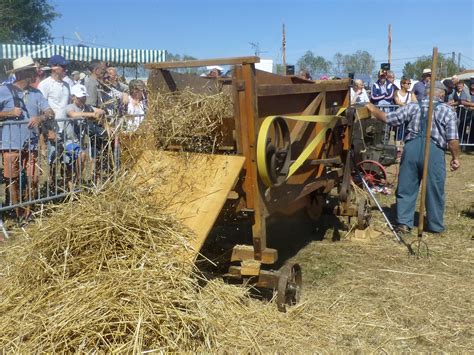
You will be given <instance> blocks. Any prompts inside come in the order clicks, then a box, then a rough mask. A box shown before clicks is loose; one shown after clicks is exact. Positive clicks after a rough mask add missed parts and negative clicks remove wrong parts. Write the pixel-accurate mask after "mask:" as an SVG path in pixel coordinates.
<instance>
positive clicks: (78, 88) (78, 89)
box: [71, 84, 89, 98]
mask: <svg viewBox="0 0 474 355" xmlns="http://www.w3.org/2000/svg"><path fill="white" fill-rule="evenodd" d="M71 95H74V96H75V97H77V98H80V97H86V96H89V95H88V94H87V89H86V87H85V86H84V85H82V84H76V85H74V86H73V87H72V88H71Z"/></svg>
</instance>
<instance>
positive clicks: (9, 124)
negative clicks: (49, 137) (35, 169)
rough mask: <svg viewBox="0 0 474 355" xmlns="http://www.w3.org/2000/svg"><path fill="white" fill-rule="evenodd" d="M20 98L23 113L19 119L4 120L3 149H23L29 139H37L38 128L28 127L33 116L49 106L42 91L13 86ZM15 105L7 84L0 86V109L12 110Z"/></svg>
mask: <svg viewBox="0 0 474 355" xmlns="http://www.w3.org/2000/svg"><path fill="white" fill-rule="evenodd" d="M11 88H12V90H13V91H14V92H16V93H17V95H18V98H19V99H20V108H21V109H22V110H23V113H22V115H21V116H20V117H18V119H8V120H6V121H1V122H2V126H3V127H2V142H1V148H0V149H1V150H10V149H11V150H21V149H23V148H24V144H25V142H26V141H27V140H28V139H30V138H31V139H33V140H34V139H35V138H36V139H37V137H38V131H37V129H32V128H28V122H29V120H30V118H31V117H35V116H39V115H40V114H41V113H42V112H44V111H45V110H46V109H48V108H49V104H48V101H47V100H46V99H45V98H44V96H43V94H42V93H41V91H39V90H37V89H34V88H28V89H26V90H24V91H23V90H20V89H18V88H17V87H16V86H14V85H12V86H11ZM14 107H15V104H14V99H13V95H12V93H11V92H10V90H9V89H8V87H7V86H5V85H1V86H0V111H2V112H6V111H11V110H13V108H14Z"/></svg>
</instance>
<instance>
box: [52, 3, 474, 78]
mask: <svg viewBox="0 0 474 355" xmlns="http://www.w3.org/2000/svg"><path fill="white" fill-rule="evenodd" d="M50 2H51V4H52V5H53V6H55V8H56V11H57V12H59V13H60V14H61V15H62V16H61V17H60V18H59V19H57V20H56V21H54V22H53V24H52V34H53V36H54V37H55V41H54V42H55V43H57V44H61V43H62V36H64V37H66V39H65V43H66V44H69V45H72V44H77V43H78V41H77V37H76V35H75V32H76V33H78V34H79V36H80V37H81V39H82V40H83V41H84V43H86V44H89V45H93V43H94V44H95V45H96V46H101V45H105V46H110V47H118V48H139V49H166V50H168V51H170V52H172V53H178V54H188V55H192V56H194V57H197V58H200V59H205V58H215V57H229V56H246V55H253V53H254V49H253V48H252V46H251V45H250V42H252V43H258V44H259V47H260V50H261V57H262V58H270V59H273V60H274V61H275V62H279V63H281V36H282V23H285V25H286V37H287V39H286V41H287V62H288V63H295V62H296V61H297V60H298V58H300V57H301V56H302V55H303V54H304V53H305V52H306V51H307V50H311V51H313V52H314V53H315V54H316V55H321V56H323V57H325V58H327V59H329V60H331V59H332V57H333V56H334V54H335V53H336V52H341V53H343V54H349V53H353V52H355V51H357V50H367V51H368V52H369V53H371V54H372V55H373V57H374V58H375V60H377V61H378V63H379V62H382V61H386V60H387V32H388V24H389V23H390V24H391V25H392V58H393V62H392V67H393V68H394V69H395V71H396V72H397V73H399V74H401V70H402V68H403V65H404V63H405V62H407V61H410V60H412V61H413V60H414V59H416V58H414V57H418V56H421V55H430V54H431V53H432V49H433V46H437V47H438V50H439V52H440V53H448V52H449V53H451V52H453V51H454V52H456V60H457V53H459V52H460V53H461V54H462V56H461V64H462V65H464V66H465V67H468V68H474V43H473V36H474V34H473V33H474V22H473V16H474V7H473V3H474V1H473V0H456V1H455V2H451V1H438V0H431V1H427V0H398V1H397V0H385V1H376V0H358V1H357V0H352V1H351V0H333V1H330V0H324V1H323V0H313V1H309V0H306V1H304V0H292V1H290V0H286V1H280V0H273V1H270V0H261V1H258V0H254V1H250V0H239V1H237V0H234V1H226V0H221V1H216V0H201V1H190V0H174V1H173V0H128V1H125V0H115V1H112V0H81V1H69V0H50ZM463 16H465V18H464V17H463ZM405 58H408V59H405ZM378 63H377V65H378Z"/></svg>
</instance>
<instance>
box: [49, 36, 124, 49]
mask: <svg viewBox="0 0 474 355" xmlns="http://www.w3.org/2000/svg"><path fill="white" fill-rule="evenodd" d="M53 39H61V40H64V39H67V40H68V41H72V42H78V43H79V44H82V43H84V44H89V45H92V46H95V47H105V48H115V47H113V46H107V45H105V44H99V43H94V42H88V41H80V40H78V39H76V38H70V37H65V36H61V37H53Z"/></svg>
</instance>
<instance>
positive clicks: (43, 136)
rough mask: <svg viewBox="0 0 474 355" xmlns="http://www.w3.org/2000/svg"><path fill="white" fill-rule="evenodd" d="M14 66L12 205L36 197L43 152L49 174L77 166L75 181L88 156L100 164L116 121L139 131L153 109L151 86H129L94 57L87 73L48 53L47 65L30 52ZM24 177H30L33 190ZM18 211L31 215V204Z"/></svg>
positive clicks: (9, 99) (5, 148)
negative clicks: (149, 95)
mask: <svg viewBox="0 0 474 355" xmlns="http://www.w3.org/2000/svg"><path fill="white" fill-rule="evenodd" d="M12 65H13V69H12V70H11V71H9V72H7V74H9V75H10V76H9V79H8V80H7V81H5V82H4V83H3V84H2V85H0V122H1V123H2V124H1V142H0V143H1V146H0V148H1V153H2V154H1V157H2V163H3V164H2V166H3V179H4V181H5V183H6V185H7V186H8V189H7V191H6V192H7V193H6V198H7V200H8V203H9V204H10V205H12V206H16V205H18V203H19V202H20V201H21V200H22V199H23V201H25V200H31V199H32V197H34V196H36V191H37V189H38V180H39V179H38V176H39V169H40V167H39V164H38V154H39V152H41V153H42V156H43V155H44V156H45V157H47V160H48V164H49V166H50V174H49V175H50V176H56V174H57V173H58V172H57V171H56V170H55V168H56V167H57V166H58V162H59V165H61V164H63V165H64V164H67V165H68V166H69V168H70V169H69V170H68V173H66V172H63V171H61V174H62V175H61V176H62V177H63V178H64V179H67V180H68V181H69V182H74V179H75V178H76V179H77V178H78V174H79V172H80V171H82V169H83V168H84V162H85V161H86V158H87V157H89V158H90V160H91V169H95V159H96V157H97V154H98V152H99V150H100V149H101V147H102V146H101V145H103V144H104V142H105V141H107V138H108V134H110V132H111V131H112V126H115V127H114V128H116V127H117V126H119V125H120V126H123V127H124V130H125V131H126V132H133V131H135V130H136V129H138V127H139V125H140V124H141V122H142V120H143V119H144V116H145V114H146V111H147V102H146V85H145V83H144V82H143V81H141V80H132V81H131V82H130V85H127V84H126V83H125V82H124V81H123V80H121V78H120V77H119V75H118V74H117V70H116V69H115V68H114V67H111V66H107V65H106V63H104V62H101V61H94V62H92V63H90V66H89V72H88V73H87V74H85V73H81V72H79V71H73V72H72V73H70V76H69V75H68V69H69V66H70V63H69V62H68V61H67V60H66V59H65V58H64V57H62V56H60V55H54V56H52V57H51V58H49V60H48V66H47V67H41V66H39V65H38V63H35V62H34V61H33V59H32V58H31V57H21V58H18V59H16V60H14V61H13V63H12ZM86 142H87V144H86ZM22 175H26V177H27V179H28V180H27V183H26V188H25V187H23V188H22V186H23V185H25V183H24V181H22V180H23V178H22ZM66 175H67V176H66ZM50 183H51V182H50ZM50 187H51V186H50ZM15 213H16V217H17V218H18V219H25V218H28V217H29V215H30V212H29V209H27V208H26V209H21V208H16V210H15Z"/></svg>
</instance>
